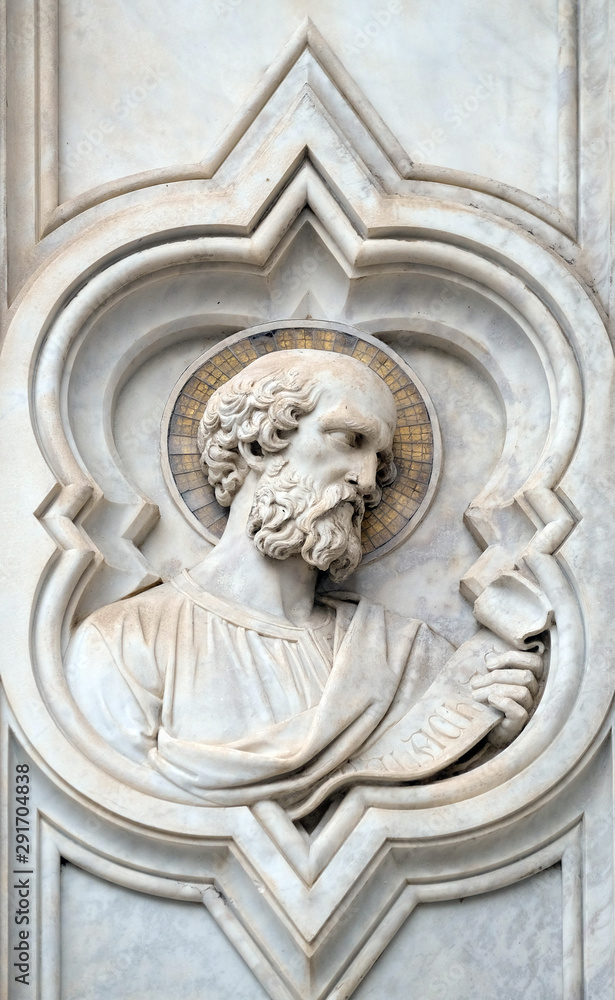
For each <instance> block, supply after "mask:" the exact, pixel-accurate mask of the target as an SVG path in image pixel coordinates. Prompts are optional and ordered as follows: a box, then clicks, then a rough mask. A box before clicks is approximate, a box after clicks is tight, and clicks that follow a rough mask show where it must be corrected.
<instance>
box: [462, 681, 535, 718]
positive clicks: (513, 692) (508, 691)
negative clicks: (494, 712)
mask: <svg viewBox="0 0 615 1000" xmlns="http://www.w3.org/2000/svg"><path fill="white" fill-rule="evenodd" d="M481 695H482V696H483V697H481ZM474 697H475V698H476V700H477V701H482V702H484V703H485V704H487V705H494V706H495V708H499V707H500V706H499V705H496V703H495V701H494V700H493V699H494V698H497V699H499V700H504V701H506V702H511V703H513V704H515V705H517V707H521V706H522V708H523V709H525V710H526V712H529V710H530V708H531V707H532V705H533V703H534V699H533V698H532V696H531V694H530V692H529V691H528V690H527V688H524V687H521V685H519V686H518V687H516V686H515V685H514V684H492V685H491V687H485V688H478V689H477V690H476V691H475V692H474ZM501 711H504V709H501ZM506 714H507V715H508V712H507V713H506ZM515 717H516V715H515Z"/></svg>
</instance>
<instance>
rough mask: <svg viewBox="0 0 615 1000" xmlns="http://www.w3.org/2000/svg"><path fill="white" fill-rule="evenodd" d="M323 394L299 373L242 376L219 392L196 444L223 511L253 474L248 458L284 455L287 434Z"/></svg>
mask: <svg viewBox="0 0 615 1000" xmlns="http://www.w3.org/2000/svg"><path fill="white" fill-rule="evenodd" d="M318 395H319V389H318V386H317V384H316V382H315V381H310V380H308V381H306V380H305V378H301V377H300V374H299V372H297V371H295V370H291V371H283V370H279V371H277V372H275V371H274V372H268V373H267V374H266V375H265V376H264V377H263V376H261V378H255V377H254V375H250V372H249V371H246V372H245V373H244V372H242V373H241V375H237V376H235V377H234V378H232V379H231V380H230V381H229V382H227V383H226V384H225V385H223V386H221V387H220V388H219V389H217V390H216V391H215V392H214V394H213V396H211V397H210V399H209V401H208V403H207V406H206V408H205V413H204V414H203V416H202V418H201V423H200V425H199V431H198V436H197V444H198V448H199V451H200V452H201V466H202V468H203V470H204V471H205V472H207V474H208V478H209V482H210V485H211V486H213V488H214V490H215V493H216V500H217V501H218V503H219V504H221V505H222V507H228V506H230V504H231V501H232V500H233V497H234V496H235V494H236V493H237V491H238V490H239V489H240V487H241V486H243V483H244V481H245V479H246V476H247V475H248V472H249V465H248V462H247V461H246V455H249V454H250V453H252V454H254V452H255V450H256V452H257V453H259V452H262V453H268V454H275V453H276V452H280V451H283V449H284V448H285V447H286V445H287V444H288V433H289V432H290V431H294V430H296V428H297V426H298V424H299V420H300V418H301V417H302V416H304V415H305V414H306V413H311V412H312V410H313V409H314V407H315V406H316V402H317V399H318ZM255 445H256V449H255V448H254V446H255Z"/></svg>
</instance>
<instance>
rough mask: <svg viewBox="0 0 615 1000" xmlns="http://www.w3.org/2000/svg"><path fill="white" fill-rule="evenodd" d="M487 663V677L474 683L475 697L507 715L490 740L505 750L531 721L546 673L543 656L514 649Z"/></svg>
mask: <svg viewBox="0 0 615 1000" xmlns="http://www.w3.org/2000/svg"><path fill="white" fill-rule="evenodd" d="M486 662H487V673H486V674H475V675H474V677H473V678H472V680H471V682H470V683H471V687H472V693H473V696H474V698H475V699H476V701H480V702H483V703H484V704H487V705H492V706H493V708H497V709H499V710H500V712H503V713H504V718H503V719H502V721H501V722H500V723H499V724H498V725H497V726H495V728H494V729H492V730H491V732H490V734H489V737H488V739H489V742H490V743H492V744H493V745H494V746H496V747H505V746H507V745H508V744H509V743H510V742H511V741H512V740H513V739H514V738H515V736H517V735H518V734H519V733H520V732H521V730H522V729H523V727H524V726H525V724H526V722H527V721H528V719H529V713H530V711H531V709H532V706H533V704H534V698H535V696H536V692H537V690H538V679H539V677H540V675H541V672H542V655H541V654H540V653H526V652H518V651H517V650H512V649H511V650H509V651H508V652H506V653H498V654H492V655H490V656H489V657H488V658H486Z"/></svg>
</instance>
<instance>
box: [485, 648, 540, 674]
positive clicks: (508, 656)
mask: <svg viewBox="0 0 615 1000" xmlns="http://www.w3.org/2000/svg"><path fill="white" fill-rule="evenodd" d="M486 666H487V670H500V669H501V668H502V667H525V668H526V669H527V670H531V671H532V673H533V674H535V675H536V677H540V675H541V673H542V656H540V655H539V654H538V653H524V652H522V651H521V650H516V649H511V650H510V651H509V652H507V653H500V654H498V655H497V656H490V657H489V658H488V659H487V660H486Z"/></svg>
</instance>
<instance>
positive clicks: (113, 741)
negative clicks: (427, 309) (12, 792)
mask: <svg viewBox="0 0 615 1000" xmlns="http://www.w3.org/2000/svg"><path fill="white" fill-rule="evenodd" d="M396 418H397V414H396V409H395V402H394V399H393V396H392V394H391V392H390V391H389V389H388V387H387V385H386V384H385V382H384V381H383V380H382V379H381V378H380V377H379V376H378V375H377V374H375V373H374V372H373V371H372V370H371V369H369V368H368V367H367V366H366V365H364V364H363V363H362V362H360V361H357V360H355V359H353V358H350V357H347V356H344V355H339V354H333V353H330V352H325V351H316V350H291V351H283V352H279V353H275V354H270V355H266V356H265V357H263V358H260V359H258V360H257V361H254V362H253V363H252V364H250V365H248V366H247V367H246V368H245V369H244V371H243V372H241V373H240V374H238V375H236V376H234V377H233V378H232V379H230V380H229V381H228V382H227V383H226V384H225V385H224V386H222V387H221V388H219V389H218V390H217V391H216V392H215V393H214V394H213V395H212V397H211V398H210V400H209V402H208V404H207V407H206V410H205V413H204V415H203V418H202V420H201V424H200V428H199V436H198V443H199V449H200V450H201V452H202V459H201V461H202V464H203V468H205V469H206V470H207V473H208V477H209V481H210V483H211V485H212V487H213V488H214V489H215V493H216V497H217V500H218V502H219V503H220V504H222V505H223V506H227V507H229V508H230V510H229V518H228V524H227V527H226V529H225V532H224V535H223V537H222V539H221V540H220V542H219V543H218V545H217V546H216V548H215V549H214V550H213V551H212V552H211V553H210V554H209V555H208V556H207V557H206V558H205V559H204V560H203V561H202V562H201V563H200V564H199V565H198V566H196V567H195V568H194V569H192V570H191V572H190V573H188V572H184V573H183V574H181V576H180V577H178V578H177V579H174V580H172V581H170V582H168V583H165V584H162V585H160V586H158V587H155V588H153V589H152V590H149V591H147V592H145V593H143V594H140V595H137V596H135V597H132V598H129V599H127V600H124V601H120V602H117V603H116V604H112V605H109V606H107V607H104V608H101V609H99V610H98V611H96V612H95V613H94V614H93V615H91V616H90V618H89V619H87V620H86V621H85V622H84V623H83V624H82V625H81V626H80V627H79V628H78V629H77V631H76V633H75V635H74V637H73V639H72V641H71V643H70V646H69V650H68V654H67V662H66V671H67V678H68V683H69V687H70V689H71V692H72V694H73V697H74V699H75V701H76V702H77V704H78V706H79V708H80V709H81V712H82V713H83V715H84V716H85V719H86V720H87V722H88V723H89V724H90V725H91V726H92V727H93V728H94V729H95V730H96V732H97V733H98V734H99V735H100V736H102V737H103V739H104V740H106V742H107V743H108V744H109V745H110V746H111V747H113V748H114V749H115V750H117V751H119V752H120V753H121V754H123V755H124V756H125V757H129V758H130V759H132V760H133V761H135V762H136V763H137V764H140V765H142V766H146V767H148V768H150V769H154V770H155V771H156V772H158V773H159V774H160V775H162V776H164V779H165V781H166V783H167V784H168V787H169V788H170V789H175V790H177V793H178V794H177V797H179V798H181V795H180V794H179V790H180V789H181V790H182V792H183V793H187V794H188V796H189V797H191V800H194V798H196V799H198V800H199V801H201V802H204V803H206V804H208V805H225V804H229V805H236V804H249V803H251V802H255V801H258V800H261V799H267V798H275V799H278V800H280V801H281V802H283V803H284V804H286V805H288V806H292V805H294V808H295V812H296V814H297V815H300V814H301V812H302V810H303V812H305V811H306V810H308V809H310V808H313V806H314V805H315V804H316V803H317V802H318V801H320V800H322V798H323V797H325V796H326V795H327V794H328V793H329V792H330V791H331V790H333V789H334V788H337V787H340V786H342V785H344V784H349V783H351V782H353V781H358V780H380V781H388V782H395V781H397V782H399V781H409V780H412V779H413V778H419V777H420V778H423V777H425V776H426V775H429V774H433V773H435V772H436V771H438V770H440V769H441V768H442V767H444V766H445V765H447V764H450V763H451V762H452V761H454V760H456V759H458V758H459V757H460V756H461V755H462V754H464V753H466V752H467V750H468V749H470V748H471V747H472V746H473V745H474V744H475V743H477V742H478V741H479V740H481V739H482V738H483V737H484V736H486V735H487V734H488V733H489V737H488V738H489V739H490V740H491V742H492V744H493V745H495V746H503V745H505V744H506V743H507V742H509V741H510V740H511V739H512V738H514V736H516V735H517V734H518V733H519V732H520V730H521V729H522V728H523V726H524V725H525V723H526V721H527V719H528V717H529V713H530V712H531V709H532V705H533V701H534V697H535V695H536V691H537V687H538V685H537V676H538V675H539V673H540V670H541V657H540V655H538V653H537V652H528V651H519V650H512V649H510V648H509V647H508V646H507V644H506V643H503V642H502V641H501V640H500V639H498V637H497V636H496V635H494V634H493V633H491V632H485V630H483V631H482V632H481V633H479V634H478V636H477V637H475V638H474V639H473V640H470V641H469V642H468V643H465V644H464V645H463V646H461V647H460V648H459V649H458V650H455V649H454V647H453V646H452V645H451V644H450V643H449V642H448V641H447V640H445V639H444V638H443V637H441V636H439V635H437V634H436V633H435V632H433V631H432V630H431V629H430V628H429V627H428V626H427V625H425V624H424V623H422V622H420V621H417V620H414V619H407V618H403V617H400V616H398V615H395V614H392V613H389V612H387V611H385V610H384V609H383V608H382V607H380V606H379V605H374V604H371V603H369V602H367V601H365V600H359V599H358V598H354V597H353V596H352V595H344V594H340V595H337V594H335V593H333V594H330V595H327V596H323V595H321V596H319V595H317V593H316V583H317V579H318V574H319V572H328V574H329V576H330V577H331V578H332V579H333V580H334V581H335V582H340V581H343V580H344V579H345V578H346V577H347V576H349V575H350V574H351V573H352V572H353V570H354V569H355V568H356V567H357V566H358V564H359V562H360V559H361V521H362V517H363V514H364V510H365V506H366V505H368V506H375V505H377V504H378V502H379V500H380V497H381V491H382V488H383V487H385V486H386V485H388V484H389V483H391V482H392V481H393V480H394V478H395V466H394V463H393V454H392V442H393V435H394V432H395V426H396ZM434 720H436V721H434Z"/></svg>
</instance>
